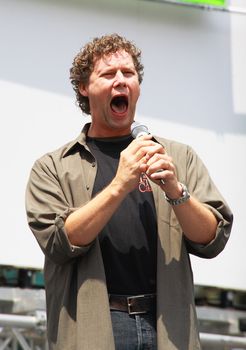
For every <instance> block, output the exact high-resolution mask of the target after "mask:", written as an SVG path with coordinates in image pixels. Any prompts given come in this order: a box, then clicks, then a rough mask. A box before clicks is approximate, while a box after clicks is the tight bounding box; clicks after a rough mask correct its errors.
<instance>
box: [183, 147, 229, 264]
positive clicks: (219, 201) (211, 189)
mask: <svg viewBox="0 0 246 350" xmlns="http://www.w3.org/2000/svg"><path fill="white" fill-rule="evenodd" d="M186 174H187V178H186V183H187V185H188V189H189V191H190V193H191V194H192V195H193V196H194V197H195V198H197V199H198V200H199V201H200V202H202V203H203V204H204V205H205V206H206V207H207V208H208V209H209V210H211V211H212V212H213V214H214V215H215V217H216V218H217V221H218V225H217V230H216V235H215V238H214V239H213V240H212V241H211V242H209V243H208V244H207V245H202V244H197V243H194V242H192V241H190V240H188V239H186V242H187V247H188V251H189V252H190V253H192V254H194V255H197V256H200V257H203V258H213V257H215V256H217V255H218V254H219V253H220V252H221V251H222V250H223V249H224V247H225V245H226V243H227V241H228V239H229V237H230V232H231V228H232V223H233V215H232V212H231V210H230V208H229V206H228V204H227V203H226V201H225V199H224V198H223V197H222V195H221V194H220V192H219V190H218V189H217V187H216V186H215V184H214V182H213V180H212V179H211V177H210V175H209V172H208V170H207V168H206V166H205V165H204V163H203V162H202V161H201V159H200V158H199V156H198V155H197V154H196V153H195V152H194V151H193V150H192V148H190V147H188V151H187V172H186Z"/></svg>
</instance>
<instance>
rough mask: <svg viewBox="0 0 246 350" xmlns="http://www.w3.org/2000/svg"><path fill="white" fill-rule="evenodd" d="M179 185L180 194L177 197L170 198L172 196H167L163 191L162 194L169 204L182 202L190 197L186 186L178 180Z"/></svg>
mask: <svg viewBox="0 0 246 350" xmlns="http://www.w3.org/2000/svg"><path fill="white" fill-rule="evenodd" d="M180 185H181V186H182V196H181V197H179V198H177V199H172V198H169V197H168V196H167V195H166V193H164V196H165V199H166V200H167V202H168V203H169V204H171V205H179V204H182V203H184V202H186V201H187V200H188V199H189V198H190V193H189V191H188V189H187V187H186V186H185V185H184V184H182V183H181V182H180Z"/></svg>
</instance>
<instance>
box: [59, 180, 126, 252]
mask: <svg viewBox="0 0 246 350" xmlns="http://www.w3.org/2000/svg"><path fill="white" fill-rule="evenodd" d="M126 194H127V192H126V191H124V190H123V189H122V187H120V185H119V184H118V183H116V181H112V182H111V183H110V184H109V185H108V186H107V187H106V188H105V189H104V190H103V191H102V192H100V193H99V194H97V196H96V197H94V198H93V199H92V200H91V201H90V202H88V203H87V204H85V205H84V206H82V207H80V208H79V209H77V210H76V211H75V212H73V213H72V214H70V215H69V216H68V218H67V220H66V222H65V230H66V232H67V235H68V239H69V241H70V242H71V244H73V245H76V246H85V245H87V244H89V243H91V242H92V241H93V240H94V239H95V238H96V237H97V235H98V234H99V233H100V231H101V230H102V228H103V227H104V226H105V224H106V223H107V222H108V220H109V219H110V218H111V216H112V215H113V213H114V212H115V211H116V209H117V208H118V207H119V205H120V203H121V202H122V200H123V199H124V198H125V196H126Z"/></svg>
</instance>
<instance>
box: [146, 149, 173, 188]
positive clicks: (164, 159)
mask: <svg viewBox="0 0 246 350" xmlns="http://www.w3.org/2000/svg"><path fill="white" fill-rule="evenodd" d="M146 174H147V175H148V177H149V178H150V179H151V180H152V181H154V182H156V183H159V184H160V181H161V184H162V185H167V184H168V183H171V182H172V180H174V182H175V183H176V181H177V179H176V171H175V166H174V164H173V161H172V158H171V157H169V156H168V155H166V154H160V153H158V154H155V155H153V156H152V157H151V158H150V159H149V160H148V162H147V170H146Z"/></svg>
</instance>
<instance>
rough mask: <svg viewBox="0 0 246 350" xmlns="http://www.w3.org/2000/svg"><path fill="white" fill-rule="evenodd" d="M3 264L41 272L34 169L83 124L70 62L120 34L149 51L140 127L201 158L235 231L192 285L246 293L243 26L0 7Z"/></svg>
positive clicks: (232, 20)
mask: <svg viewBox="0 0 246 350" xmlns="http://www.w3.org/2000/svg"><path fill="white" fill-rule="evenodd" d="M0 26H1V28H0V42H1V47H0V61H1V65H0V99H1V103H0V115H1V120H2V127H1V128H0V140H1V148H0V149H1V178H0V179H1V184H2V186H1V201H2V205H1V236H0V264H10V265H18V266H30V267H41V266H42V264H43V256H42V254H41V252H40V249H39V247H38V245H37V243H36V241H35V240H34V238H33V236H32V234H31V232H30V231H29V229H28V227H27V223H26V217H25V209H24V192H25V186H26V182H27V179H28V175H29V172H30V168H31V166H32V164H33V162H34V161H35V159H36V158H37V157H39V156H41V155H42V154H43V153H45V152H47V151H50V150H53V149H55V148H57V147H59V146H61V145H62V144H64V143H66V142H67V141H69V140H71V139H73V138H74V137H76V136H77V134H78V133H79V132H80V129H81V127H82V125H83V124H84V122H86V121H87V120H89V119H88V118H86V117H84V116H82V115H81V113H80V111H79V109H78V108H77V107H76V106H75V98H74V94H73V91H72V88H71V86H70V83H69V79H68V75H69V73H68V71H69V68H70V65H71V62H72V59H73V57H74V55H75V54H76V53H77V51H78V50H79V48H80V47H81V46H83V44H84V43H85V42H87V41H88V40H90V39H91V38H92V37H94V36H96V35H101V34H105V33H111V32H119V33H120V34H123V35H125V36H126V37H128V38H130V39H132V40H134V41H135V42H136V44H137V45H138V46H139V47H141V49H142V51H143V61H144V65H145V76H144V82H143V85H142V94H141V98H140V101H139V105H138V110H137V119H138V120H140V121H142V122H144V123H146V124H147V125H148V127H149V129H150V130H151V131H152V132H153V133H155V134H158V135H159V136H164V137H168V138H173V139H176V140H178V141H181V142H185V143H188V144H190V145H191V146H192V147H194V148H195V149H196V151H197V152H198V153H199V155H200V156H201V158H202V159H203V160H204V162H205V164H206V165H207V167H208V168H209V170H210V173H211V175H212V177H213V179H214V181H215V182H216V184H217V186H218V187H219V189H220V190H221V192H222V193H223V195H224V197H225V198H226V199H227V201H228V203H229V204H230V206H231V208H232V210H233V212H234V215H235V223H234V227H233V232H232V236H231V239H230V241H229V243H228V245H227V247H226V249H225V250H224V251H223V253H222V254H221V255H220V256H219V257H217V258H215V259H212V260H209V261H207V260H202V259H195V258H194V259H192V264H193V270H194V277H195V282H196V283H199V284H205V285H214V286H222V287H228V288H238V289H246V264H245V261H244V259H245V258H244V250H245V248H244V247H245V246H246V232H245V228H246V225H245V220H244V216H245V204H244V198H245V197H246V189H245V178H246V164H245V149H246V118H245V117H246V102H245V101H246V98H245V91H246V68H245V67H246V65H245V63H244V62H245V61H246V41H245V37H246V16H243V15H235V14H234V15H229V14H226V13H221V12H206V11H203V10H197V9H191V8H187V7H185V8H184V7H180V6H174V5H166V4H160V3H151V2H145V1H138V0H132V1H130V0H118V1H117V2H115V1H113V0H104V1H99V0H95V1H93V4H91V3H90V1H89V0H88V1H86V0H84V1H82V0H81V1H71V2H67V3H66V2H62V1H60V2H58V1H49V2H48V1H47V2H45V1H42V2H41V1H36V2H33V1H31V0H30V1H28V0H23V1H21V2H20V1H17V0H15V1H14V0H13V1H12V0H9V1H3V0H0Z"/></svg>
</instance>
